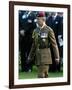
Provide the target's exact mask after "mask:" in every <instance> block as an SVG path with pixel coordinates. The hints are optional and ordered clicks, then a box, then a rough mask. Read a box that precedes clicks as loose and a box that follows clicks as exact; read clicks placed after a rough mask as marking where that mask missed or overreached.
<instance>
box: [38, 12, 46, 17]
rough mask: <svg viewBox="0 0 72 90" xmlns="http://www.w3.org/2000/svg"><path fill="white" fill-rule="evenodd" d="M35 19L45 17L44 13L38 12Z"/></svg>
mask: <svg viewBox="0 0 72 90" xmlns="http://www.w3.org/2000/svg"><path fill="white" fill-rule="evenodd" d="M37 17H45V12H43V11H40V12H38V13H37Z"/></svg>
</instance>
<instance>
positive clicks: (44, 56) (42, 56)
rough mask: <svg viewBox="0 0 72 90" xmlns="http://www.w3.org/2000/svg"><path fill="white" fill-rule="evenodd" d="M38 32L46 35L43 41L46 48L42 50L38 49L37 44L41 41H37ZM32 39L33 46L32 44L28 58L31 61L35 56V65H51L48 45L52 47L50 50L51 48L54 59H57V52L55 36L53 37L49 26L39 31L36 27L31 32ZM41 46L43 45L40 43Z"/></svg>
mask: <svg viewBox="0 0 72 90" xmlns="http://www.w3.org/2000/svg"><path fill="white" fill-rule="evenodd" d="M39 32H46V33H47V39H46V41H45V42H46V44H47V47H46V48H42V49H41V48H39V44H40V42H41V41H39V37H38V35H39ZM32 38H33V44H32V48H31V51H30V54H29V57H30V58H31V59H34V56H36V58H35V59H36V60H35V62H36V65H41V64H52V59H51V51H50V48H49V45H50V44H51V45H52V48H53V52H54V57H55V58H56V59H59V50H58V47H57V43H56V39H55V35H54V32H53V30H52V29H51V28H50V27H49V26H47V25H45V26H44V27H43V28H42V29H41V30H40V28H38V27H37V28H36V29H35V30H34V31H33V34H32ZM42 45H43V43H42Z"/></svg>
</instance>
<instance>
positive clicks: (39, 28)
mask: <svg viewBox="0 0 72 90" xmlns="http://www.w3.org/2000/svg"><path fill="white" fill-rule="evenodd" d="M44 26H46V24H45V22H44V23H43V26H42V27H41V26H39V25H38V24H37V27H38V28H39V29H40V30H41V29H43V28H44Z"/></svg>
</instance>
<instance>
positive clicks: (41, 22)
mask: <svg viewBox="0 0 72 90" xmlns="http://www.w3.org/2000/svg"><path fill="white" fill-rule="evenodd" d="M37 23H38V25H39V26H43V17H37Z"/></svg>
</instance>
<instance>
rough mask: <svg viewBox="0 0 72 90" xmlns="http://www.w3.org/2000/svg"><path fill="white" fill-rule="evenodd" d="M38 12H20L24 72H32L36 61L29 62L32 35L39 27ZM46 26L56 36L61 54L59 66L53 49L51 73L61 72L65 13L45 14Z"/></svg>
mask: <svg viewBox="0 0 72 90" xmlns="http://www.w3.org/2000/svg"><path fill="white" fill-rule="evenodd" d="M37 13H38V11H21V10H20V11H19V52H20V62H21V63H20V64H21V71H22V72H24V71H25V72H31V71H32V67H33V65H35V61H34V60H33V61H31V62H28V60H27V59H28V55H29V52H30V50H31V46H32V42H33V39H32V33H33V30H34V29H35V28H36V26H37V23H36V22H37V20H36V15H37ZM45 16H46V24H47V25H48V26H50V27H51V28H52V29H53V31H54V34H55V37H56V41H57V44H58V48H59V53H60V63H59V64H58V65H57V64H56V62H55V59H54V54H53V50H52V47H51V46H50V49H51V55H52V61H53V63H52V65H50V68H49V71H52V72H55V71H61V67H62V65H63V13H62V12H45Z"/></svg>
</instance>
